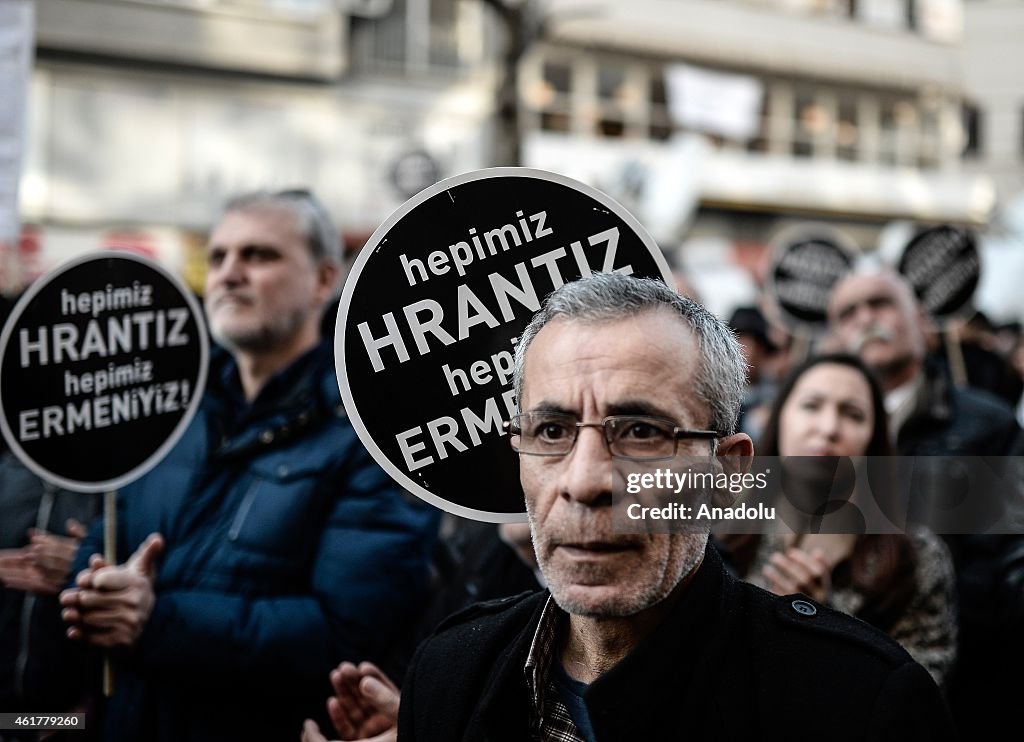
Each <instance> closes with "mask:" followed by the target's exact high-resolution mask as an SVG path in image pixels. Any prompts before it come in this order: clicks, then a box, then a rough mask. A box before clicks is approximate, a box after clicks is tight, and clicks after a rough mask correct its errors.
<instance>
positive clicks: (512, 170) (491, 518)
mask: <svg viewBox="0 0 1024 742" xmlns="http://www.w3.org/2000/svg"><path fill="white" fill-rule="evenodd" d="M489 178H533V179H536V180H543V181H547V182H549V183H557V184H558V185H561V186H565V187H567V188H571V189H573V190H575V191H579V192H581V193H583V194H584V195H587V196H589V197H590V198H592V199H594V200H595V201H597V202H598V203H600V204H601V205H602V206H604V207H605V208H607V209H608V210H609V211H611V212H612V213H613V214H615V215H616V216H617V217H619V218H620V219H622V220H623V221H624V222H625V223H626V225H627V226H628V227H629V228H630V229H632V230H633V232H634V233H635V234H636V235H637V236H638V237H639V238H640V240H641V241H642V242H643V244H644V245H645V246H646V247H647V250H648V252H650V254H651V256H652V257H653V258H654V261H655V263H656V264H657V266H658V268H659V269H660V270H661V277H662V280H664V281H665V283H667V284H668V285H669V286H670V287H672V288H674V285H673V279H672V271H671V270H670V268H669V266H668V262H667V261H666V260H665V256H664V255H663V254H662V252H661V248H660V247H658V243H657V242H655V241H654V238H653V237H651V235H650V234H648V232H647V230H646V229H644V227H643V225H641V224H640V222H639V221H637V219H636V217H634V216H633V215H632V214H631V213H629V211H627V210H626V208H625V207H624V206H622V204H620V203H619V202H618V201H616V200H614V199H613V198H611V197H610V196H608V195H607V194H606V193H602V192H601V191H599V190H597V189H596V188H592V187H591V186H588V185H587V184H585V183H580V182H579V181H577V180H573V179H572V178H569V177H566V176H564V175H560V174H558V173H552V172H548V171H546V170H538V169H536V168H528V167H495V168H487V169H485V170H474V171H471V172H468V173H463V174H461V175H456V176H454V177H452V178H448V179H446V180H442V181H440V182H439V183H435V184H434V185H432V186H430V187H429V188H426V189H424V190H422V191H420V192H419V193H417V194H416V195H415V196H413V197H412V198H410V199H409V200H408V201H406V202H405V203H404V204H402V205H401V206H400V207H398V209H396V210H395V211H394V212H393V213H392V214H391V216H389V217H388V218H387V219H386V220H385V221H384V223H383V224H381V225H380V226H379V227H377V229H376V230H374V232H373V234H372V235H371V236H370V239H369V240H368V241H367V242H366V245H365V246H364V247H363V249H362V250H360V251H359V255H358V257H357V258H356V261H355V263H354V264H353V265H352V268H351V270H350V271H349V276H348V280H346V281H345V288H344V290H343V291H342V293H341V302H340V304H339V305H338V321H337V324H336V326H335V332H334V360H335V369H336V371H337V376H338V386H339V388H340V390H341V399H342V401H343V403H344V405H345V410H346V412H347V414H348V417H349V419H350V420H351V421H352V427H353V428H355V431H356V434H357V435H358V436H359V440H361V441H362V442H363V445H364V446H366V449H367V450H368V451H369V452H370V455H371V456H373V458H374V460H375V461H376V462H377V463H378V464H379V465H380V466H381V468H383V469H384V471H386V472H387V473H388V474H389V475H390V476H391V478H392V479H394V480H395V481H396V482H398V483H399V484H400V485H401V486H402V487H404V488H405V489H407V490H408V491H409V492H411V493H412V494H414V495H416V496H417V497H419V498H420V499H422V500H424V501H426V502H429V503H430V504H431V505H434V506H435V507H438V508H440V509H441V510H444V511H445V512H448V513H451V514H453V515H458V516H461V517H463V518H469V519H471V520H476V521H482V522H485V523H525V522H526V512H525V511H524V512H522V513H496V512H492V511H490V510H476V509H474V508H470V507H466V506H464V505H457V504H455V503H453V502H449V501H448V500H445V499H444V498H443V497H441V496H439V495H435V494H434V493H433V492H430V491H429V490H427V489H426V488H424V487H423V486H422V485H420V484H419V483H418V482H416V481H414V480H413V479H412V478H411V477H409V476H408V475H407V474H406V473H405V472H403V471H402V470H401V469H400V468H399V467H398V466H396V465H395V464H394V463H392V461H391V460H390V459H389V458H388V457H387V456H385V455H384V452H383V451H381V449H380V447H379V446H378V445H377V443H376V441H374V440H373V438H372V436H371V435H370V433H369V431H368V430H367V429H366V425H365V424H364V423H363V419H362V416H361V415H360V413H359V406H358V405H357V404H356V400H355V399H354V398H353V396H352V391H351V388H350V386H349V384H348V374H347V368H348V367H347V366H346V364H345V328H346V327H347V325H348V313H349V309H350V307H351V304H352V295H353V293H354V292H355V287H356V284H357V283H358V281H359V276H360V275H361V274H362V271H363V267H364V266H365V265H366V263H367V262H368V261H369V260H370V257H371V256H372V255H373V254H374V253H375V252H376V251H377V249H378V247H379V246H380V243H381V241H382V240H383V239H384V238H385V237H386V236H387V234H388V232H390V231H391V228H392V227H394V226H395V224H397V223H398V222H399V220H401V219H402V218H403V217H405V216H406V214H408V213H410V212H411V211H413V209H415V208H416V207H417V206H419V205H420V204H422V203H423V202H424V201H427V200H429V199H431V198H433V197H434V196H436V195H438V194H439V193H444V192H445V191H448V190H450V189H452V188H455V187H456V186H460V185H463V184H465V183H472V182H475V181H478V180H487V179H489ZM467 485H468V483H467Z"/></svg>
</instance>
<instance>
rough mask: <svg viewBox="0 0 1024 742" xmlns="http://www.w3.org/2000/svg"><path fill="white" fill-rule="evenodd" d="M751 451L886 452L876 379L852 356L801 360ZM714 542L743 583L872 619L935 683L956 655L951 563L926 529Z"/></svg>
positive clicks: (885, 429)
mask: <svg viewBox="0 0 1024 742" xmlns="http://www.w3.org/2000/svg"><path fill="white" fill-rule="evenodd" d="M756 450H757V453H758V454H759V455H764V456H780V457H790V456H797V457H810V456H834V457H847V456H887V455H890V454H891V453H892V446H891V443H890V441H889V437H888V420H887V415H886V412H885V405H884V402H883V396H882V392H881V389H880V387H879V386H878V383H877V382H876V381H875V379H874V377H873V376H872V375H871V372H870V371H869V370H868V369H867V368H866V367H865V366H864V365H863V364H862V363H861V361H860V360H859V359H858V358H856V357H854V356H848V355H839V354H836V355H822V356H817V357H813V358H811V359H809V360H807V361H805V362H804V363H803V364H802V365H800V366H799V367H798V368H796V369H795V370H794V371H793V372H792V373H791V374H790V376H789V377H788V378H787V379H786V380H785V381H784V382H783V384H782V386H781V387H780V389H779V394H778V397H777V398H776V399H775V402H774V403H773V405H772V408H771V412H770V413H769V416H768V420H767V422H766V424H765V429H764V433H763V435H762V437H761V439H760V440H759V441H758V445H757V447H756ZM819 522H820V523H826V522H827V521H819ZM837 530H843V529H837ZM718 543H719V546H720V547H721V548H722V549H723V551H724V552H725V555H726V558H727V560H728V561H730V562H731V563H732V565H733V567H734V568H735V570H736V572H737V573H738V574H739V575H740V576H741V577H743V578H744V579H746V580H748V581H750V582H752V583H754V584H758V585H760V586H762V587H764V588H765V589H767V590H770V591H771V592H773V593H776V594H778V595H788V594H791V593H797V592H802V593H804V594H805V595H808V596H810V597H811V598H814V599H815V600H818V601H819V602H821V603H825V604H827V605H829V606H831V607H833V608H836V609H838V610H841V611H844V612H845V613H849V614H851V615H854V616H857V617H858V618H861V619H863V620H865V621H867V622H868V623H870V624H873V625H874V626H876V627H877V628H879V629H881V630H882V631H885V632H887V633H888V634H889V635H890V636H892V637H893V638H894V639H896V640H897V641H899V642H900V644H902V645H903V647H904V648H905V649H906V650H907V651H908V652H909V653H910V654H911V655H912V656H913V657H914V659H915V660H917V661H918V662H919V663H921V664H922V665H924V667H925V668H927V669H928V671H929V672H930V673H931V674H932V677H934V678H935V681H936V682H937V683H938V684H939V685H940V686H941V685H942V683H943V681H944V679H945V677H946V674H947V673H948V671H949V670H950V667H951V665H952V664H953V661H954V659H955V656H956V618H955V611H954V587H953V585H954V582H953V566H952V560H951V557H950V554H949V551H948V550H947V548H946V546H945V545H944V544H943V543H942V541H941V540H940V539H938V538H937V537H936V536H935V535H934V534H932V533H931V532H930V531H927V530H924V529H911V530H910V531H909V532H908V533H907V534H906V535H902V534H899V535H879V534H863V533H861V534H858V533H857V532H856V531H855V530H853V529H851V530H848V531H846V532H840V533H817V532H815V533H807V534H800V533H797V534H765V535H761V534H752V535H751V534H746V535H738V534H737V535H719V536H718Z"/></svg>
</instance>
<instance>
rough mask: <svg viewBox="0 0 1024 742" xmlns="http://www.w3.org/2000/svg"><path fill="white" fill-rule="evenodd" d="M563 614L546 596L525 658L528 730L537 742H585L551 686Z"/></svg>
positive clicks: (550, 598) (552, 685)
mask: <svg viewBox="0 0 1024 742" xmlns="http://www.w3.org/2000/svg"><path fill="white" fill-rule="evenodd" d="M565 618H566V614H565V613H564V612H563V611H562V610H561V609H560V608H559V607H558V606H557V605H556V604H555V601H554V598H552V597H551V596H550V595H549V596H548V600H547V603H545V604H544V611H543V612H542V613H541V617H540V622H539V623H538V624H537V631H536V632H534V635H533V643H532V644H531V645H530V653H529V655H528V656H527V658H526V666H525V667H524V668H523V670H524V672H525V673H526V686H527V688H528V690H529V694H530V711H531V714H530V716H531V719H530V728H531V732H532V738H533V739H534V740H537V742H586V739H585V738H584V737H583V736H582V735H581V734H580V732H579V730H578V729H577V728H576V724H574V723H573V720H572V717H571V716H570V715H569V709H568V707H566V705H565V702H564V701H562V697H561V695H560V694H559V692H558V688H557V687H556V686H555V681H554V678H553V672H552V670H553V668H552V664H553V663H554V662H558V661H559V660H558V656H557V655H558V628H559V624H560V623H561V622H562V621H564V620H565Z"/></svg>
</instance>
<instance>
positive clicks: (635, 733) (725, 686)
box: [399, 547, 955, 742]
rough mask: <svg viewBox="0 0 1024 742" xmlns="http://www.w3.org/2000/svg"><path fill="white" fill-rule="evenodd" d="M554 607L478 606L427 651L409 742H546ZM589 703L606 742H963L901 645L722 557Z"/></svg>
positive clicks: (421, 656) (711, 558) (415, 685)
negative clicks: (546, 617) (814, 741)
mask: <svg viewBox="0 0 1024 742" xmlns="http://www.w3.org/2000/svg"><path fill="white" fill-rule="evenodd" d="M547 598H548V593H547V592H546V591H545V592H539V593H533V594H528V595H522V596H518V597H515V598H506V599H503V600H498V601H492V602H490V603H483V604H478V605H477V606H473V607H471V608H469V609H467V610H466V611H463V612H462V613H460V614H456V615H455V616H452V617H451V618H450V619H448V620H447V621H445V622H443V623H442V624H441V625H440V626H439V627H438V630H437V632H436V633H435V634H434V635H433V636H432V637H431V638H429V639H428V640H427V641H426V642H424V643H423V645H422V646H421V647H420V649H419V651H418V652H417V655H416V657H415V658H414V660H413V665H412V667H411V668H410V671H409V674H408V675H407V676H406V682H405V685H404V687H403V691H402V706H401V712H400V721H399V739H400V740H404V741H407V740H417V741H418V742H423V741H424V740H436V742H456V741H457V740H488V741H490V742H499V741H504V740H509V741H511V740H516V742H522V741H523V740H529V739H531V738H532V730H531V729H530V719H531V713H530V710H529V699H528V695H527V690H526V684H525V679H524V674H523V666H524V665H525V663H526V656H527V653H528V652H529V648H530V643H531V641H532V639H533V635H534V631H535V629H536V627H537V623H538V620H539V618H540V613H541V610H542V608H543V606H544V603H545V601H546V600H547ZM585 698H586V701H587V706H588V708H589V710H590V716H591V718H592V720H593V726H594V731H595V733H596V735H597V739H598V740H600V741H601V742H604V741H606V740H644V741H645V742H646V741H653V740H676V739H689V740H698V739H699V740H707V739H737V740H739V739H742V740H768V739H783V738H796V739H801V738H821V739H828V740H858V741H860V740H900V741H901V742H908V741H910V740H926V739H927V740H947V739H955V732H954V729H953V725H952V722H951V721H950V718H949V714H948V712H947V710H946V707H945V705H944V703H943V700H942V698H941V696H940V693H939V690H938V688H937V687H936V686H935V684H934V682H933V681H932V679H931V677H930V676H929V675H928V673H927V672H926V671H925V670H924V669H923V668H922V667H921V666H920V665H918V664H916V663H915V662H914V661H913V660H912V659H911V658H910V656H909V655H908V654H907V653H906V652H905V651H904V650H903V649H902V648H901V647H900V646H899V645H898V644H896V643H895V642H894V641H892V640H891V639H889V637H887V636H885V635H884V634H882V633H880V632H878V631H876V630H875V629H873V628H872V627H870V626H868V625H867V624H865V623H863V622H861V621H858V620H857V619H854V618H851V617H849V616H846V615H844V614H841V613H837V612H835V611H832V610H829V609H828V608H825V607H823V606H821V605H818V604H816V603H812V602H811V601H809V600H808V599H807V598H805V597H803V596H799V595H793V596H787V597H776V596H773V595H771V594H769V593H767V592H765V591H763V590H761V589H759V588H756V587H754V586H752V585H749V584H747V583H743V582H738V581H737V580H735V579H734V578H732V577H731V576H730V575H729V574H728V573H727V572H726V571H725V569H724V567H723V566H722V563H721V560H720V559H719V557H718V556H717V554H716V553H715V552H714V549H712V548H710V547H709V548H708V550H707V552H706V554H705V557H704V562H703V564H702V565H701V567H700V568H699V570H698V572H697V574H696V575H695V576H694V578H693V581H692V582H691V583H690V585H689V586H688V587H687V588H686V591H685V592H684V593H683V594H682V596H681V597H680V599H679V600H678V602H677V603H676V605H675V606H674V607H673V609H672V612H671V614H670V615H669V617H668V618H667V619H666V621H665V622H664V623H663V624H662V625H661V626H659V627H658V629H657V630H656V631H655V632H654V633H653V634H652V635H650V636H648V637H647V638H646V639H645V640H644V641H643V642H642V643H641V644H640V645H639V646H638V647H636V648H635V649H634V650H633V652H632V653H630V654H629V655H628V656H627V657H626V658H625V659H623V660H622V661H621V662H620V663H619V664H618V665H616V666H615V667H613V668H612V669H611V670H609V671H608V672H607V673H605V674H604V675H602V676H601V677H600V678H598V679H597V680H596V681H595V682H593V683H592V684H591V685H590V687H589V688H588V689H587V691H586V694H585Z"/></svg>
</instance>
